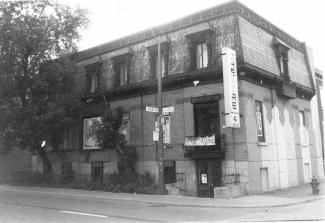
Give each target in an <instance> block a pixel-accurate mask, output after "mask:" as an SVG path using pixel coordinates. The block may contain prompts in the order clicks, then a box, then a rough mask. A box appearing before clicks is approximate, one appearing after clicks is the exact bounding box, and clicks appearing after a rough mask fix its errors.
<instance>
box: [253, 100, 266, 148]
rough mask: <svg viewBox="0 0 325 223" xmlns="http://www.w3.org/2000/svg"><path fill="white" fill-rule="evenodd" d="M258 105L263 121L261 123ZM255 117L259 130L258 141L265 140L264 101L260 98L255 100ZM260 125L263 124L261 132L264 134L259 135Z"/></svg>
mask: <svg viewBox="0 0 325 223" xmlns="http://www.w3.org/2000/svg"><path fill="white" fill-rule="evenodd" d="M257 105H259V110H260V112H259V113H260V120H261V123H260V124H259V123H258V121H259V119H258V117H257V115H258V110H257ZM255 119H256V130H257V141H258V142H262V143H263V142H265V127H264V112H263V102H262V101H259V100H255ZM259 125H261V132H262V135H259Z"/></svg>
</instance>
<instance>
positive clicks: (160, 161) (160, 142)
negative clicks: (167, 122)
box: [156, 36, 165, 194]
mask: <svg viewBox="0 0 325 223" xmlns="http://www.w3.org/2000/svg"><path fill="white" fill-rule="evenodd" d="M157 47H158V50H157V51H158V52H157V72H156V73H157V80H158V100H157V103H158V109H159V113H158V114H160V115H159V116H158V119H161V116H162V82H161V47H160V37H159V36H157ZM157 121H158V123H159V139H158V191H157V192H158V194H164V191H165V184H164V166H163V153H164V151H163V129H162V123H161V122H160V121H161V120H157Z"/></svg>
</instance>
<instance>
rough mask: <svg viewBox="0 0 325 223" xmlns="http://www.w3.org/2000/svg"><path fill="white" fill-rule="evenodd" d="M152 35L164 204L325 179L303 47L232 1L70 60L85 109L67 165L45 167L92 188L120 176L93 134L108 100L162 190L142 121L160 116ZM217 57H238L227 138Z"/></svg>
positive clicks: (112, 155)
mask: <svg viewBox="0 0 325 223" xmlns="http://www.w3.org/2000/svg"><path fill="white" fill-rule="evenodd" d="M157 36H159V39H160V43H161V65H162V66H161V67H162V89H163V102H162V103H163V107H173V108H174V111H173V112H169V113H168V114H166V118H165V122H166V123H165V125H164V127H163V128H164V130H165V136H164V144H165V149H164V162H163V165H164V175H165V184H166V188H167V189H168V191H169V193H170V194H181V195H191V196H213V195H211V187H215V188H218V187H220V188H221V187H223V190H224V189H225V188H227V187H228V186H229V185H230V186H231V185H233V184H236V183H240V185H241V186H240V188H241V190H242V191H247V192H248V193H255V192H260V191H268V190H274V189H278V188H285V187H290V186H294V185H298V184H302V183H305V182H309V181H310V179H311V177H312V176H323V175H324V174H323V168H322V154H321V148H319V147H317V146H316V144H315V143H314V142H315V134H314V133H313V131H314V130H313V128H312V118H311V105H310V100H311V98H312V97H313V96H314V94H315V87H314V84H313V80H312V73H311V72H312V69H311V67H310V65H309V64H310V63H309V57H308V53H307V48H306V45H305V44H304V43H302V42H299V41H298V40H297V39H295V38H294V37H292V36H290V35H289V34H287V33H286V32H284V31H282V30H280V29H279V28H277V27H276V26H274V25H273V24H271V23H270V22H269V21H267V20H266V19H264V18H262V17H260V16H259V15H257V14H256V13H255V12H253V11H251V10H250V9H248V8H247V7H246V6H244V5H243V4H241V3H239V2H237V1H231V2H228V3H225V4H222V5H219V6H217V7H214V8H211V9H208V10H205V11H201V12H199V13H196V14H193V15H190V16H187V17H185V18H182V19H180V20H177V21H174V22H171V23H169V24H166V25H163V26H159V27H156V28H153V29H148V30H145V31H143V32H139V33H136V34H133V35H130V36H127V37H124V38H121V39H119V40H116V41H113V42H109V43H105V44H102V45H100V46H97V47H94V48H90V49H87V50H84V51H81V52H79V53H77V55H75V59H76V60H77V61H78V64H79V66H80V73H79V75H78V76H76V87H77V89H76V92H77V93H78V94H80V96H81V100H82V101H83V102H84V103H86V104H87V106H86V109H85V110H84V111H83V118H82V120H80V123H79V125H77V126H71V129H70V130H69V131H68V133H67V139H66V142H65V144H64V146H63V148H62V149H63V150H64V152H65V153H66V164H65V165H64V166H62V165H61V163H60V162H59V160H58V159H57V158H56V157H55V155H53V156H52V157H51V159H52V161H53V168H54V170H55V171H56V172H57V173H61V171H63V170H64V169H65V168H71V169H73V170H74V171H75V172H76V174H78V175H87V176H91V177H92V178H93V179H95V178H96V179H98V178H102V177H103V174H105V173H112V172H114V171H116V170H117V155H116V151H115V150H114V149H112V150H102V149H101V148H99V147H98V146H96V142H95V141H94V140H93V139H92V138H91V137H89V135H88V131H89V126H90V125H91V123H92V121H93V120H94V119H98V118H99V117H100V116H101V115H102V114H103V113H104V111H105V106H106V105H105V101H104V100H103V98H104V97H103V96H105V98H106V99H107V101H108V103H109V106H110V108H112V109H114V108H116V107H118V106H122V107H123V108H124V110H125V114H124V119H125V122H124V123H125V124H124V131H123V132H124V134H125V135H126V139H127V141H128V143H129V144H130V145H134V146H135V147H136V149H137V154H138V162H137V170H138V172H140V173H144V172H149V173H151V174H152V175H153V176H155V179H156V180H157V171H158V162H157V143H156V142H154V141H153V131H154V130H155V120H156V117H155V113H152V112H147V111H146V106H157V79H156V73H157V72H156V68H157V58H158V56H157V52H158V47H157ZM224 47H227V48H231V49H232V50H234V51H235V52H236V60H237V74H238V91H239V100H238V102H239V122H238V124H239V125H240V127H239V128H229V127H225V117H226V116H227V115H228V114H227V113H226V112H225V105H224V104H225V103H224V100H225V96H224V81H223V79H224V78H223V66H222V65H223V64H222V61H223V59H222V57H223V54H222V49H223V48H224ZM213 137H214V138H213ZM211 141H212V143H211V144H209V142H211ZM185 142H187V143H185ZM184 144H186V145H184ZM194 144H198V145H201V146H194ZM216 193H218V192H217V190H216Z"/></svg>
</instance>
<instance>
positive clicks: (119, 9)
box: [62, 0, 325, 72]
mask: <svg viewBox="0 0 325 223" xmlns="http://www.w3.org/2000/svg"><path fill="white" fill-rule="evenodd" d="M62 1H64V2H65V3H67V4H70V5H76V4H78V5H79V6H81V7H84V8H87V9H88V10H89V12H90V24H89V27H88V29H87V30H85V31H84V32H82V40H81V42H80V45H79V48H80V50H83V49H87V48H90V47H92V46H96V45H99V44H102V43H106V42H109V41H111V40H114V39H118V38H120V37H123V36H126V35H130V34H133V33H135V32H138V31H141V30H144V29H147V28H150V27H155V26H158V25H161V24H164V23H167V22H171V21H174V20H176V19H178V18H181V17H183V16H186V15H190V14H192V13H195V12H198V11H200V10H203V9H207V8H211V7H213V6H217V5H219V4H221V3H224V2H227V0H188V1H184V0H70V1H68V0H62ZM240 2H242V3H243V4H244V5H246V6H247V7H248V8H250V9H252V10H253V11H255V12H256V13H257V14H259V15H260V16H262V17H264V18H265V19H267V20H268V21H270V22H271V23H273V24H274V25H276V26H278V27H279V28H280V29H282V30H284V31H285V32H287V33H288V34H290V35H292V36H293V37H295V38H296V39H298V40H299V41H302V42H306V43H307V45H308V46H310V47H311V48H312V49H313V53H314V62H315V67H317V68H319V69H321V70H322V71H323V72H325V59H324V55H325V43H324V42H325V36H324V34H325V24H324V23H325V13H324V11H325V1H323V0H308V1H307V0H240Z"/></svg>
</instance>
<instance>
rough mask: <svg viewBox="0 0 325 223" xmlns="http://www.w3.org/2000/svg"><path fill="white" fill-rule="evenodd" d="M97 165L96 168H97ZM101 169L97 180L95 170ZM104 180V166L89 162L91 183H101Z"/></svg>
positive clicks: (100, 163) (99, 163)
mask: <svg viewBox="0 0 325 223" xmlns="http://www.w3.org/2000/svg"><path fill="white" fill-rule="evenodd" d="M97 165H98V166H97ZM97 167H99V168H101V171H100V174H99V180H98V179H95V171H94V170H95V168H97ZM103 179H104V164H103V162H91V181H92V182H102V181H103Z"/></svg>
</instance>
